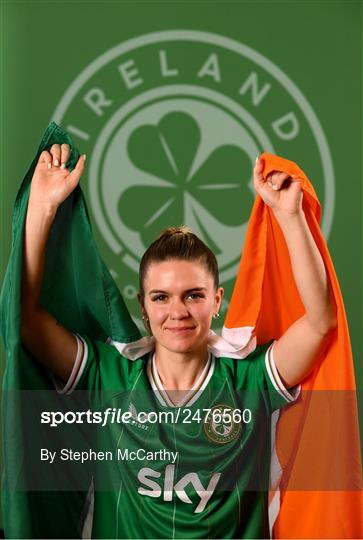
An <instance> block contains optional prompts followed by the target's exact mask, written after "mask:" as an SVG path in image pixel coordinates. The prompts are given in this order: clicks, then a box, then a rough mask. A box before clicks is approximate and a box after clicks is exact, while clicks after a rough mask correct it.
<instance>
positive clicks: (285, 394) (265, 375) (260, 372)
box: [242, 340, 301, 414]
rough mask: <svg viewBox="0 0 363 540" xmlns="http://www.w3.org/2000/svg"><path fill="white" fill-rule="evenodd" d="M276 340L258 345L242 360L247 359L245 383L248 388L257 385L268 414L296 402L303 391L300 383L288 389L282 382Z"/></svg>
mask: <svg viewBox="0 0 363 540" xmlns="http://www.w3.org/2000/svg"><path fill="white" fill-rule="evenodd" d="M275 341H276V340H271V341H269V342H267V343H265V344H263V345H258V346H257V347H256V349H255V350H254V351H253V352H252V353H250V354H249V355H248V357H246V359H245V360H242V363H243V362H244V361H246V364H245V370H244V371H245V373H244V375H245V377H246V380H245V381H244V385H245V387H248V388H256V387H257V389H258V394H259V395H260V399H262V400H263V403H264V408H265V410H266V411H267V413H268V414H272V412H273V411H274V410H276V409H281V408H282V407H285V406H286V405H289V404H291V403H294V402H295V401H296V400H297V399H298V397H299V395H300V392H301V386H300V385H298V386H295V387H293V388H290V389H288V388H286V387H285V385H284V383H283V382H282V380H281V377H280V376H279V373H278V371H277V368H276V365H275V362H274V357H273V347H274V343H275ZM292 360H293V359H292ZM242 366H243V364H242Z"/></svg>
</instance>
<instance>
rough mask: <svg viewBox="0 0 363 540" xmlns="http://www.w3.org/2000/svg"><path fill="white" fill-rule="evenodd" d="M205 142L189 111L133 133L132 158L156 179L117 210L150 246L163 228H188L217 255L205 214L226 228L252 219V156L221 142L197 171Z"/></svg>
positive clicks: (126, 196)
mask: <svg viewBox="0 0 363 540" xmlns="http://www.w3.org/2000/svg"><path fill="white" fill-rule="evenodd" d="M204 136H205V135H204ZM200 143H201V132H200V129H199V126H198V124H197V122H196V121H195V119H194V118H193V117H192V116H191V115H189V114H187V113H185V112H178V111H175V112H171V113H168V114H166V115H165V116H164V117H163V118H162V119H161V120H160V122H159V123H158V124H157V125H150V124H144V125H142V126H140V127H138V128H136V129H135V130H134V131H133V132H132V133H131V135H130V137H129V140H128V154H129V157H130V159H131V161H132V163H133V164H134V165H135V166H136V168H138V169H139V170H142V171H144V172H147V173H148V175H150V180H151V181H150V183H149V185H136V186H131V187H129V188H128V189H126V190H125V191H124V192H123V193H122V195H121V196H120V198H119V201H118V212H119V214H120V216H121V219H122V220H123V222H124V223H125V225H126V226H127V227H129V228H130V229H131V230H134V231H137V232H138V233H139V234H140V235H141V239H142V241H143V242H144V245H145V246H147V245H149V244H150V243H151V242H152V241H153V240H154V239H155V237H156V236H157V235H158V234H159V232H160V231H161V230H162V229H163V228H165V227H170V226H176V225H181V224H185V225H189V226H190V227H192V229H193V230H194V231H195V232H196V233H197V234H198V235H199V236H200V237H201V238H202V239H203V240H204V242H205V243H206V244H207V245H209V247H210V248H211V249H213V251H214V253H215V254H216V255H218V254H219V253H220V252H221V247H219V246H218V245H217V243H216V242H215V241H214V240H213V238H212V237H211V234H210V232H209V231H208V224H207V221H208V220H207V219H206V216H208V215H212V216H214V219H217V220H218V221H219V222H220V223H221V224H223V225H225V226H227V227H236V226H239V225H241V224H243V223H244V222H245V221H246V220H247V218H248V213H249V211H250V209H251V206H252V203H253V193H252V191H251V189H250V188H249V187H248V185H247V181H248V180H249V178H250V176H251V170H252V165H251V161H250V158H249V157H248V156H247V154H246V153H245V152H244V151H243V150H242V149H241V148H240V147H238V146H235V145H231V144H225V145H223V144H222V145H220V146H219V147H218V148H215V149H214V150H212V151H211V152H210V153H209V155H208V156H207V158H206V159H204V161H203V162H202V163H201V165H200V166H199V167H198V168H197V170H196V171H194V172H193V173H192V168H193V163H194V160H195V159H196V156H197V154H198V149H199V147H200ZM198 208H199V209H200V211H198ZM186 216H188V220H187V219H186ZM191 221H192V222H191ZM226 240H228V239H227V238H226Z"/></svg>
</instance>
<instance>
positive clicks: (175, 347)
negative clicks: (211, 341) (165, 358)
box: [159, 337, 207, 353]
mask: <svg viewBox="0 0 363 540" xmlns="http://www.w3.org/2000/svg"><path fill="white" fill-rule="evenodd" d="M159 343H160V345H162V346H163V347H165V349H168V350H169V351H170V352H180V353H184V352H185V353H186V352H192V351H194V350H197V349H199V348H200V347H202V346H203V345H204V344H205V346H206V343H207V338H206V339H205V340H201V339H197V340H196V339H194V340H191V339H186V338H185V339H182V338H180V337H179V338H177V339H173V340H166V341H159Z"/></svg>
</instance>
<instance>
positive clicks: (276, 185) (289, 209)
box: [253, 158, 303, 214]
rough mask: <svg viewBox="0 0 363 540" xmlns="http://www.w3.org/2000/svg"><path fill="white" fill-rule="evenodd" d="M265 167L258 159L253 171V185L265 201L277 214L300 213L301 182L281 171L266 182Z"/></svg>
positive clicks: (271, 175) (272, 174) (270, 176)
mask: <svg viewBox="0 0 363 540" xmlns="http://www.w3.org/2000/svg"><path fill="white" fill-rule="evenodd" d="M263 165H264V164H263V160H262V159H261V158H257V160H256V165H255V167H254V169H253V185H254V187H255V190H256V191H257V193H258V194H259V195H260V197H261V198H262V199H263V201H264V202H265V203H266V204H267V205H268V206H269V207H270V208H271V209H272V210H273V211H274V212H277V213H282V214H298V213H300V212H301V211H302V199H303V193H302V190H301V181H300V180H298V179H296V178H291V176H289V175H288V174H287V173H284V172H281V171H273V172H271V173H270V174H269V175H268V176H267V180H264V178H263V176H262V171H263Z"/></svg>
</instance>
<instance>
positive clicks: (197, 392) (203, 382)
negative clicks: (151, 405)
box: [146, 352, 215, 407]
mask: <svg viewBox="0 0 363 540" xmlns="http://www.w3.org/2000/svg"><path fill="white" fill-rule="evenodd" d="M214 364H215V359H214V356H213V355H212V354H211V353H209V356H208V360H207V363H206V365H205V366H204V369H203V371H202V373H201V374H200V376H199V377H198V379H197V380H196V382H195V383H194V385H193V387H192V388H191V389H190V390H189V391H188V392H187V393H186V394H185V395H184V396H183V397H182V398H181V399H180V400H179V401H178V402H177V403H173V402H172V400H171V399H170V397H169V395H168V393H167V391H166V390H165V388H164V386H163V384H162V382H161V380H160V376H159V373H158V371H157V367H156V361H155V352H154V353H153V354H152V355H150V356H149V359H148V362H147V368H146V370H147V375H148V378H149V381H150V384H151V387H152V389H153V391H154V393H155V396H156V397H157V399H158V400H159V402H160V403H161V405H163V406H167V407H187V406H190V405H192V404H193V403H194V402H195V401H196V400H197V399H198V398H199V397H200V396H201V395H202V393H203V390H204V389H205V388H206V386H207V384H208V383H209V381H210V378H211V377H212V375H213V372H214Z"/></svg>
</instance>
